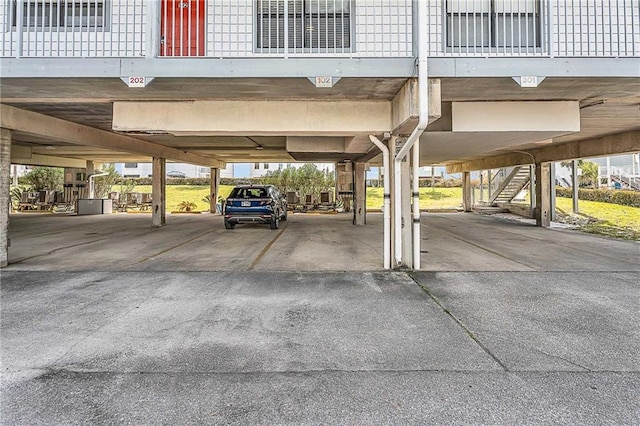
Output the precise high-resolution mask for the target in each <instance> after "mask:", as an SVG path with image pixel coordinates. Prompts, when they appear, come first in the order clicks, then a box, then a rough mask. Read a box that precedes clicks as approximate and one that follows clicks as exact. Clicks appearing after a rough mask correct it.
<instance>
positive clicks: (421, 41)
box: [394, 1, 429, 269]
mask: <svg viewBox="0 0 640 426" xmlns="http://www.w3.org/2000/svg"><path fill="white" fill-rule="evenodd" d="M427 3H428V2H426V1H418V110H419V118H418V125H417V126H416V128H415V129H413V132H411V135H409V138H408V139H407V141H406V142H405V144H404V145H403V147H402V149H400V152H398V154H397V155H396V156H395V158H394V166H395V167H394V199H395V203H394V213H395V220H394V222H395V223H394V235H395V260H396V265H397V266H400V265H402V209H401V207H402V206H401V202H400V200H401V192H402V186H401V177H400V163H401V162H402V159H403V158H404V157H405V156H407V155H408V154H409V150H410V149H411V148H412V147H413V146H414V145H415V143H416V141H419V140H420V136H421V135H422V133H423V132H424V131H425V129H426V128H427V126H428V125H429V111H428V108H429V80H428V74H427V40H426V38H427V16H428V10H427V6H428V4H427ZM418 144H419V142H418ZM416 148H417V146H416ZM419 156H420V153H419V148H418V149H415V150H414V157H413V161H414V166H413V180H414V182H413V206H414V208H413V210H414V211H413V250H412V253H413V260H414V265H413V266H414V269H419V268H420V208H419V196H418V178H417V176H418V165H419ZM416 258H417V259H418V261H417V263H416Z"/></svg>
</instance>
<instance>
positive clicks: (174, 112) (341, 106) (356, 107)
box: [113, 101, 391, 136]
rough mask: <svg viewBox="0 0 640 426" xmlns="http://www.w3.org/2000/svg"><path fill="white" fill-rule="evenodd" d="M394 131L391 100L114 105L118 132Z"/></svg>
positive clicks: (324, 133)
mask: <svg viewBox="0 0 640 426" xmlns="http://www.w3.org/2000/svg"><path fill="white" fill-rule="evenodd" d="M390 127H391V104H390V102H385V101H339V102H336V101H195V102H114V104H113V129H114V130H117V131H162V132H168V133H171V134H180V133H181V132H189V134H191V135H203V136H215V135H231V134H232V135H238V136H251V135H260V136H268V135H278V136H281V135H285V136H351V135H355V134H367V135H368V134H377V133H381V132H385V131H389V129H390Z"/></svg>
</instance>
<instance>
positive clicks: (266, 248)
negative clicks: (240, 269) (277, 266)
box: [247, 221, 289, 271]
mask: <svg viewBox="0 0 640 426" xmlns="http://www.w3.org/2000/svg"><path fill="white" fill-rule="evenodd" d="M288 223H289V222H288V221H287V224H288ZM280 224H282V222H280ZM285 229H287V225H286V224H285V225H284V226H283V227H282V228H280V231H279V232H278V234H277V235H276V236H275V237H273V239H272V240H271V241H269V243H268V244H267V245H266V246H264V248H263V249H262V251H260V253H259V254H258V256H257V257H256V258H255V259H253V262H251V265H250V266H249V268H247V271H252V270H253V268H255V267H256V266H257V265H258V263H260V261H261V260H262V258H263V257H264V255H265V254H267V252H268V251H269V249H270V248H271V247H272V246H273V245H274V244H275V242H276V241H278V238H280V236H281V235H282V233H283V232H284V230H285Z"/></svg>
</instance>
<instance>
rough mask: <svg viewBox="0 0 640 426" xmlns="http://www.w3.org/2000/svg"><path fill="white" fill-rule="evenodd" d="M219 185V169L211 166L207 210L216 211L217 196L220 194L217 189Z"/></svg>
mask: <svg viewBox="0 0 640 426" xmlns="http://www.w3.org/2000/svg"><path fill="white" fill-rule="evenodd" d="M219 187H220V169H216V168H213V167H212V168H211V187H210V190H209V195H210V196H211V199H210V200H209V212H210V213H214V214H215V213H216V204H217V203H218V196H219V195H220V193H219V192H218V191H219Z"/></svg>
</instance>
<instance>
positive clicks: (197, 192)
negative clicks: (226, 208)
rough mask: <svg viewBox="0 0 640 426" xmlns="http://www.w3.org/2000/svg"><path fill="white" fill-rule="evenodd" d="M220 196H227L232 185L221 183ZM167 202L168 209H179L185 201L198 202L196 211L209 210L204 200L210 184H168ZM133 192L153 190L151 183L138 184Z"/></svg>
mask: <svg viewBox="0 0 640 426" xmlns="http://www.w3.org/2000/svg"><path fill="white" fill-rule="evenodd" d="M219 189H220V196H222V197H223V198H227V197H228V196H229V193H230V192H231V190H232V189H233V186H231V185H220V187H219ZM166 191H167V192H166V197H167V199H166V203H167V210H168V211H172V210H178V206H179V205H180V203H182V202H183V201H187V202H192V203H195V204H196V208H195V209H194V211H200V212H205V211H209V204H208V203H205V202H204V201H202V199H203V198H204V197H206V196H207V195H209V186H207V185H167V186H166ZM132 192H149V193H150V192H151V185H136V186H135V187H134V188H133V191H132Z"/></svg>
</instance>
